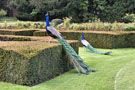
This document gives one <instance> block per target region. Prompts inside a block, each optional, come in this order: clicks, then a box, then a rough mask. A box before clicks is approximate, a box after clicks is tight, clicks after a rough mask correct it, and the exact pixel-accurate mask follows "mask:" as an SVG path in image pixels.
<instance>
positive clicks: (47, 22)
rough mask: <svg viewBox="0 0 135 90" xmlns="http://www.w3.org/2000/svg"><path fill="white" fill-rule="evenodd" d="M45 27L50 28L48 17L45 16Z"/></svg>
mask: <svg viewBox="0 0 135 90" xmlns="http://www.w3.org/2000/svg"><path fill="white" fill-rule="evenodd" d="M46 26H50V24H49V16H46Z"/></svg>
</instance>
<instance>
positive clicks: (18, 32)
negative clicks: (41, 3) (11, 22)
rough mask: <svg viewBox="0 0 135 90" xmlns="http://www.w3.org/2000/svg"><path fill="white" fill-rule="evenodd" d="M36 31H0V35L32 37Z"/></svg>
mask: <svg viewBox="0 0 135 90" xmlns="http://www.w3.org/2000/svg"><path fill="white" fill-rule="evenodd" d="M35 31H37V30H8V29H7V30H3V29H0V34H2V35H21V36H33V33H34V32H35Z"/></svg>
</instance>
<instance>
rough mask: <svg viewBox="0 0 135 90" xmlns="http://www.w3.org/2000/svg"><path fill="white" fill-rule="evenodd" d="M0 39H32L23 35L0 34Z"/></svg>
mask: <svg viewBox="0 0 135 90" xmlns="http://www.w3.org/2000/svg"><path fill="white" fill-rule="evenodd" d="M0 41H32V39H31V38H30V37H24V36H13V35H0Z"/></svg>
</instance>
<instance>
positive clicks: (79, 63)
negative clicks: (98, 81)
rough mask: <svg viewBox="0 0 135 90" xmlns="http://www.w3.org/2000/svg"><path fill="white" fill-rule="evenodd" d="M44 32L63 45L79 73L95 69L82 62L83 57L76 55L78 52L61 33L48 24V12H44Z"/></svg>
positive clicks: (86, 72)
mask: <svg viewBox="0 0 135 90" xmlns="http://www.w3.org/2000/svg"><path fill="white" fill-rule="evenodd" d="M46 32H47V33H48V35H49V36H51V37H52V38H54V39H57V40H58V41H59V42H60V43H61V44H62V45H63V46H64V48H65V49H66V52H67V53H68V54H69V55H70V56H71V57H72V61H71V62H72V63H73V65H74V66H75V68H76V69H77V71H78V73H79V74H81V73H82V74H88V73H89V72H94V71H95V70H92V69H90V67H89V66H88V65H87V64H85V63H84V62H83V59H82V58H81V57H80V56H78V54H77V53H76V52H75V51H74V49H73V48H72V47H71V46H70V44H68V43H67V41H66V40H65V39H64V38H63V37H62V36H61V33H60V32H58V31H57V30H56V29H55V28H54V27H53V26H51V25H50V23H49V15H48V13H47V14H46Z"/></svg>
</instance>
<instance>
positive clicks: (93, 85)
mask: <svg viewBox="0 0 135 90" xmlns="http://www.w3.org/2000/svg"><path fill="white" fill-rule="evenodd" d="M98 50H100V51H103V52H105V51H110V50H109V49H98ZM111 51H112V54H111V55H109V56H106V55H98V54H93V53H89V52H87V51H86V49H84V48H80V50H79V52H80V56H81V57H82V58H83V59H84V61H85V62H86V63H87V64H88V65H89V66H90V67H91V68H93V69H95V70H96V72H92V73H90V74H89V75H78V74H77V73H76V70H71V71H69V72H67V73H65V74H63V75H61V76H58V77H56V78H54V79H52V80H49V81H47V82H44V83H41V84H39V85H36V86H33V87H26V86H20V85H14V84H9V83H3V82H0V89H1V90H114V88H115V90H135V86H134V83H135V66H134V64H135V60H134V58H135V48H126V49H112V50H111Z"/></svg>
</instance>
